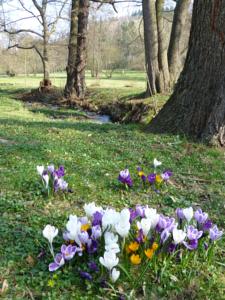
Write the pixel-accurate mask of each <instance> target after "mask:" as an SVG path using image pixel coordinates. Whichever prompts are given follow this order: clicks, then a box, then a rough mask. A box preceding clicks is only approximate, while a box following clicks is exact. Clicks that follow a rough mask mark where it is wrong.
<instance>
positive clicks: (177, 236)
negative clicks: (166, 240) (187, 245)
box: [173, 228, 186, 245]
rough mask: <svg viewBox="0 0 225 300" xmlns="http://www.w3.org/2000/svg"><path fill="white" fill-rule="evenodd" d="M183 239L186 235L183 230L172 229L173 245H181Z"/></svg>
mask: <svg viewBox="0 0 225 300" xmlns="http://www.w3.org/2000/svg"><path fill="white" fill-rule="evenodd" d="M185 237H186V233H185V232H184V231H183V230H179V229H177V228H174V229H173V240H174V244H175V245H177V244H180V243H182V242H183V241H184V239H185Z"/></svg>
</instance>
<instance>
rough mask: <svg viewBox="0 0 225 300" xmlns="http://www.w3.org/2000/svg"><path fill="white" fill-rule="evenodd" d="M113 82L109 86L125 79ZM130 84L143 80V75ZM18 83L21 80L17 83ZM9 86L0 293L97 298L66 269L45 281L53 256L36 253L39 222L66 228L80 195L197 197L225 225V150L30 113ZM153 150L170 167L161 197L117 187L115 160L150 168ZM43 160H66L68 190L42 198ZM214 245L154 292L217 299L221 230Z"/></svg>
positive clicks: (0, 111)
mask: <svg viewBox="0 0 225 300" xmlns="http://www.w3.org/2000/svg"><path fill="white" fill-rule="evenodd" d="M1 80H2V79H1ZM9 80H14V78H12V79H11V78H10V79H9ZM17 80H18V81H19V79H17ZM28 80H30V79H27V81H28ZM38 80H39V79H37V80H36V81H35V80H34V79H33V80H32V84H36V82H38ZM126 80H127V79H126ZM112 81H113V83H114V85H115V86H116V85H117V84H118V85H121V86H122V85H123V84H124V82H123V81H122V82H121V81H120V80H118V81H117V80H115V81H114V80H112ZM129 81H132V79H131V78H129ZM132 82H136V80H133V81H132ZM137 83H138V85H140V86H141V85H142V84H143V86H144V81H142V80H139V81H137ZM22 85H23V83H22V81H21V86H20V85H19V83H18V82H17V83H16V85H15V86H14V87H15V88H16V87H18V88H20V87H22ZM7 88H8V90H7ZM124 90H125V91H126V88H125V87H124ZM12 94H13V90H12V86H5V87H4V90H3V89H2V90H0V212H1V213H0V225H1V226H0V238H1V243H0V285H1V283H2V282H3V280H5V279H6V280H7V281H8V284H9V289H8V291H7V292H6V293H5V294H4V295H2V298H4V299H97V297H96V295H92V294H91V291H89V292H87V289H86V288H85V287H84V286H83V285H82V284H81V283H80V282H79V280H78V279H76V278H75V277H74V276H73V274H71V273H68V271H66V269H65V271H64V272H59V277H58V279H57V280H58V281H57V284H56V286H55V287H54V288H51V287H49V286H48V281H49V279H50V278H51V274H49V272H48V270H47V267H48V263H49V262H50V256H49V255H47V256H45V257H44V258H43V259H37V255H38V254H39V253H40V251H41V249H43V248H46V243H45V241H44V239H43V237H42V229H43V227H44V225H45V224H48V223H51V224H54V225H56V226H62V227H63V225H64V224H65V221H66V218H67V217H68V215H69V214H71V213H79V212H81V211H82V206H83V204H84V203H85V202H89V201H96V202H97V203H98V204H102V205H114V206H116V207H118V208H121V207H123V206H124V205H135V204H137V203H145V204H149V205H150V206H153V207H157V208H159V210H160V211H161V212H166V213H169V212H171V211H173V209H174V208H175V207H177V206H183V207H184V206H190V205H193V206H194V207H196V206H198V205H200V206H202V208H203V209H205V210H207V211H208V212H209V213H210V216H211V218H212V219H213V220H214V221H215V222H216V223H217V224H218V225H219V226H220V227H222V228H224V227H225V218H224V213H225V208H224V198H225V185H224V182H225V168H224V167H225V166H224V152H223V151H221V150H217V149H214V148H209V147H206V146H204V145H202V144H195V143H192V142H190V141H188V140H187V139H185V138H182V137H179V136H166V135H164V136H160V135H151V134H148V133H145V131H144V130H143V129H144V128H143V127H142V126H141V125H134V124H129V125H119V124H104V125H103V124H97V123H93V122H90V121H84V120H83V121H82V120H79V118H78V119H77V118H76V115H77V114H78V117H79V112H76V111H74V112H73V115H72V116H71V113H69V118H66V119H64V118H60V115H59V116H58V117H59V118H56V119H52V118H50V117H51V115H52V110H51V108H48V107H46V108H42V109H39V111H37V109H36V110H35V111H34V110H33V108H32V107H30V108H29V107H27V106H24V105H23V104H22V103H21V102H18V101H15V100H13V99H12V98H11V96H12ZM32 110H33V111H32ZM63 114H64V115H65V114H67V113H66V112H65V111H64V112H63ZM154 157H157V158H158V159H159V160H162V161H163V165H164V166H165V167H166V168H169V169H172V170H173V172H174V177H173V184H172V185H169V187H168V189H167V190H164V191H163V192H162V193H161V194H160V195H158V194H151V193H149V192H147V191H143V190H141V189H139V185H138V184H136V185H135V187H134V188H133V189H132V190H130V191H122V190H121V189H120V188H119V186H118V183H117V175H118V172H119V171H120V170H121V169H122V168H124V167H126V166H127V167H129V169H130V171H131V173H135V170H136V166H137V165H143V166H145V165H146V166H150V164H151V162H152V160H153V158H154ZM48 163H54V164H56V165H59V164H63V165H65V168H66V173H67V174H66V179H67V180H68V182H69V185H70V187H71V188H72V189H73V190H74V193H73V194H68V195H65V196H64V195H59V196H55V197H54V198H53V197H52V198H50V199H46V198H45V197H44V196H43V195H42V194H41V193H40V187H39V185H38V176H37V174H36V166H37V165H40V164H45V165H46V164H48ZM219 245H220V246H219V249H218V250H217V255H216V259H215V260H216V261H215V263H214V264H213V265H212V266H210V267H208V268H206V267H205V266H203V265H202V266H201V265H200V266H199V270H192V268H191V266H189V269H188V270H187V271H186V272H190V273H185V272H184V270H180V269H179V266H177V267H175V269H174V270H173V274H172V275H174V276H175V278H177V280H178V281H173V280H174V278H173V280H172V279H171V281H170V282H168V285H167V286H162V285H160V283H157V284H155V283H154V284H153V286H154V295H153V296H152V299H189V298H190V299H213V300H214V299H218V300H221V299H224V295H223V291H224V289H223V286H224V283H225V277H224V250H221V249H222V248H221V247H223V246H224V245H225V243H224V238H223V240H222V241H220V244H219ZM222 264H223V266H222ZM187 274H191V276H187ZM63 279H64V280H63ZM147 286H148V285H147ZM150 286H152V285H151V284H150V285H149V289H150ZM0 297H1V295H0ZM103 299H106V298H104V297H103ZM146 299H150V296H149V298H148V297H147V298H146Z"/></svg>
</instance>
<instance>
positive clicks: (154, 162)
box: [153, 158, 162, 169]
mask: <svg viewBox="0 0 225 300" xmlns="http://www.w3.org/2000/svg"><path fill="white" fill-rule="evenodd" d="M161 164H162V162H161V161H159V160H157V159H156V158H154V160H153V166H154V168H155V169H156V168H157V167H159V166H161Z"/></svg>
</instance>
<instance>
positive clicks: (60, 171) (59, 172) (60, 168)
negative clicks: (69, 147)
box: [54, 166, 65, 178]
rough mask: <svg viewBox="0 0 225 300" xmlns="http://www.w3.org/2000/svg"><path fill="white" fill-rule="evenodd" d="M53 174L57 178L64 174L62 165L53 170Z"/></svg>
mask: <svg viewBox="0 0 225 300" xmlns="http://www.w3.org/2000/svg"><path fill="white" fill-rule="evenodd" d="M54 175H56V176H57V177H58V178H61V177H63V176H65V169H64V166H60V167H59V168H58V170H55V172H54Z"/></svg>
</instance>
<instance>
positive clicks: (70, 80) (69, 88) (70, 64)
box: [64, 0, 79, 99]
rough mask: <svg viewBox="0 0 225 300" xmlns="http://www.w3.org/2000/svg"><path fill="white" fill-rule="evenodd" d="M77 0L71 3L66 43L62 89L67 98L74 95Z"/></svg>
mask: <svg viewBox="0 0 225 300" xmlns="http://www.w3.org/2000/svg"><path fill="white" fill-rule="evenodd" d="M78 4H79V3H78V0H72V5H71V21H70V38H69V45H68V49H69V51H68V61H67V67H66V72H67V81H66V86H65V89H64V96H65V97H66V98H68V99H70V98H72V97H73V96H76V90H75V88H74V84H75V63H76V56H77V27H78V26H77V21H78V18H77V16H78V8H79V6H78Z"/></svg>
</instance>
